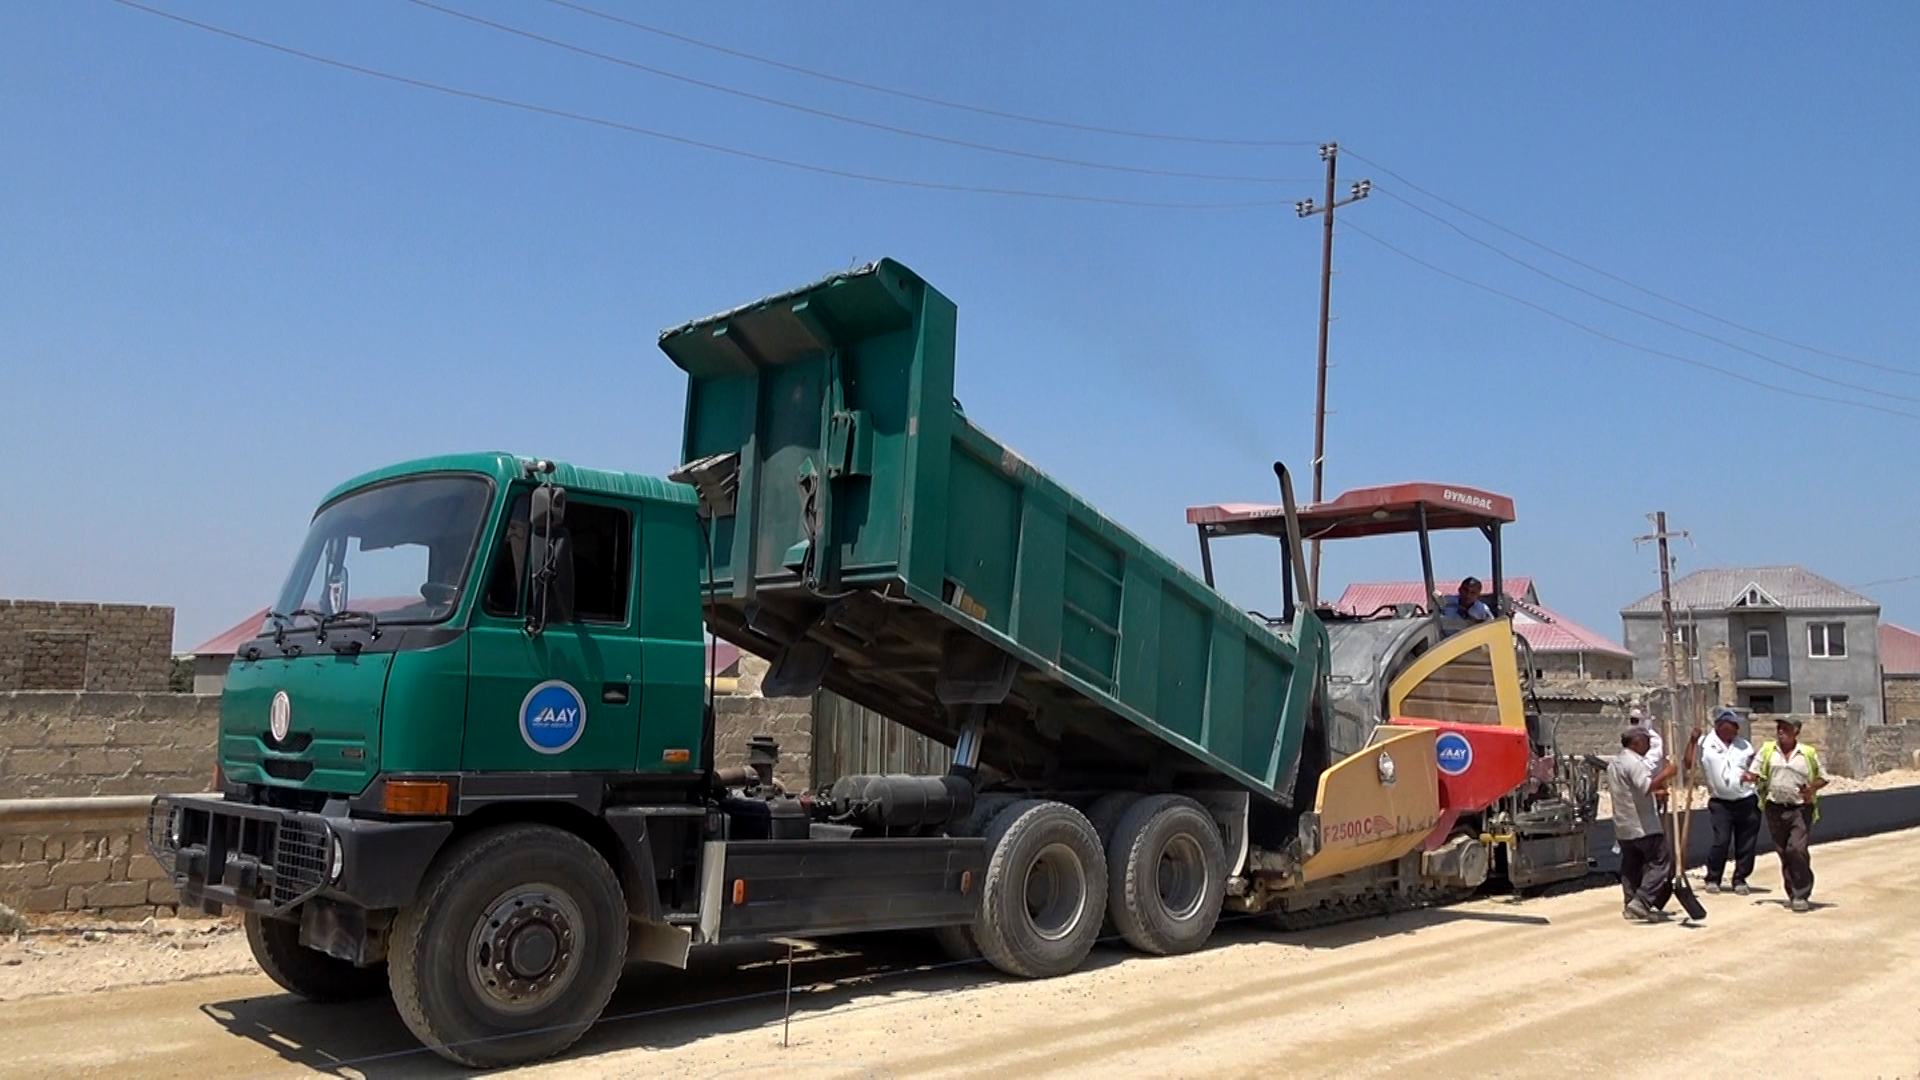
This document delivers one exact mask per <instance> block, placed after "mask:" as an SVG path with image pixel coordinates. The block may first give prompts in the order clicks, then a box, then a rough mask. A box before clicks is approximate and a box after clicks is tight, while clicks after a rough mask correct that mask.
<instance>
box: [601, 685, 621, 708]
mask: <svg viewBox="0 0 1920 1080" xmlns="http://www.w3.org/2000/svg"><path fill="white" fill-rule="evenodd" d="M600 702H601V704H604V705H625V704H626V703H627V684H626V683H617V682H610V683H601V684H600Z"/></svg>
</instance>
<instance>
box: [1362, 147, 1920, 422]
mask: <svg viewBox="0 0 1920 1080" xmlns="http://www.w3.org/2000/svg"><path fill="white" fill-rule="evenodd" d="M1373 190H1375V191H1378V192H1380V193H1381V194H1383V195H1385V196H1386V197H1387V198H1389V199H1392V200H1394V201H1395V202H1398V203H1399V204H1400V205H1402V206H1405V207H1406V208H1408V209H1409V210H1412V211H1413V212H1414V213H1416V214H1419V215H1421V216H1423V217H1426V218H1429V219H1431V220H1433V221H1437V222H1439V223H1440V224H1441V225H1444V226H1446V227H1447V228H1448V229H1451V230H1453V231H1454V232H1455V233H1457V234H1459V235H1460V236H1461V237H1462V238H1464V239H1465V240H1467V241H1468V242H1469V243H1472V244H1476V245H1478V246H1480V247H1483V248H1485V249H1487V250H1488V251H1491V252H1493V253H1494V254H1495V255H1498V256H1500V257H1501V258H1503V259H1505V260H1507V261H1508V262H1511V263H1513V264H1514V265H1515V266H1519V267H1522V268H1524V269H1527V270H1531V271H1532V272H1534V273H1536V274H1538V275H1540V276H1541V277H1543V278H1546V279H1547V280H1548V281H1551V282H1553V283H1554V284H1556V285H1561V286H1564V287H1565V288H1568V289H1571V290H1573V291H1574V292H1577V293H1579V294H1580V295H1582V296H1586V297H1590V298H1592V299H1594V300H1598V301H1600V302H1601V303H1603V304H1606V305H1608V306H1609V307H1615V308H1619V309H1620V310H1621V311H1625V312H1628V313H1630V314H1633V315H1638V316H1640V317H1641V318H1643V319H1648V320H1650V321H1652V322H1656V323H1659V324H1660V325H1661V326H1665V327H1668V328H1669V329H1673V330H1678V331H1680V332H1681V333H1683V334H1691V335H1693V336H1694V337H1697V338H1700V339H1701V340H1703V341H1711V342H1713V343H1714V344H1715V345H1722V346H1725V347H1726V348H1729V349H1732V350H1734V351H1735V352H1741V353H1745V354H1747V355H1748V356H1751V357H1755V358H1756V359H1760V360H1764V361H1766V362H1767V363H1769V364H1772V365H1773V366H1775V367H1777V368H1781V369H1784V370H1786V371H1791V372H1794V373H1795V374H1798V375H1804V376H1806V377H1807V378H1809V379H1815V380H1818V381H1820V382H1823V383H1827V384H1828V385H1830V386H1838V387H1841V388H1843V389H1847V390H1856V391H1859V392H1860V393H1863V394H1873V395H1876V396H1880V397H1888V398H1892V399H1894V400H1896V401H1909V402H1914V403H1917V404H1920V397H1913V396H1911V395H1908V394H1896V393H1894V392H1893V391H1891V390H1883V389H1881V388H1879V387H1877V386H1862V385H1860V384H1859V383H1850V382H1847V381H1845V380H1843V379H1835V378H1831V377H1829V376H1826V375H1822V374H1820V373H1819V372H1817V371H1810V370H1808V369H1806V368H1803V367H1800V366H1799V365H1797V364H1790V363H1788V362H1786V361H1785V360H1781V359H1778V358H1776V357H1772V356H1769V355H1767V354H1766V353H1763V352H1758V351H1756V350H1753V349H1749V348H1747V347H1746V346H1745V345H1742V344H1740V343H1739V342H1737V341H1729V340H1727V339H1726V338H1723V337H1716V336H1715V335H1713V334H1709V333H1707V332H1706V331H1704V330H1695V329H1694V328H1693V327H1691V326H1688V325H1686V324H1685V323H1678V322H1675V321H1673V320H1672V319H1669V318H1666V317H1665V316H1662V315H1656V314H1654V313H1653V312H1651V311H1647V310H1645V309H1642V308H1637V307H1634V306H1633V305H1631V304H1624V303H1621V302H1620V301H1618V300H1615V299H1614V298H1612V297H1611V296H1607V295H1606V294H1604V293H1599V292H1595V291H1594V290H1592V289H1589V288H1587V287H1585V286H1583V285H1580V284H1578V283H1576V282H1572V281H1568V280H1567V279H1566V278H1563V277H1561V276H1559V275H1558V274H1555V273H1553V272H1552V271H1550V270H1547V269H1545V268H1543V267H1539V266H1535V265H1534V264H1533V263H1530V262H1528V261H1526V260H1525V259H1522V258H1520V257H1519V256H1518V255H1515V254H1513V253H1512V252H1509V251H1507V250H1505V249H1504V248H1501V247H1500V246H1498V245H1497V244H1492V243H1489V242H1487V241H1486V240H1483V239H1481V238H1480V237H1478V236H1475V235H1473V234H1472V233H1470V232H1468V231H1467V230H1465V229H1463V228H1461V227H1460V226H1459V225H1457V224H1455V223H1453V222H1451V221H1448V220H1447V219H1446V218H1444V217H1441V216H1440V215H1439V214H1436V213H1434V212H1433V211H1431V210H1428V209H1427V208H1426V207H1424V206H1421V205H1419V204H1418V203H1415V202H1413V201H1412V200H1410V199H1408V198H1407V197H1406V196H1404V195H1401V194H1399V193H1398V192H1396V191H1394V190H1393V189H1392V188H1390V187H1382V186H1380V185H1379V184H1375V185H1374V186H1373Z"/></svg>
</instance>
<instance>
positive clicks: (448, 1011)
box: [387, 825, 627, 1069]
mask: <svg viewBox="0 0 1920 1080" xmlns="http://www.w3.org/2000/svg"><path fill="white" fill-rule="evenodd" d="M626 955H627V904H626V899H625V897H624V895H623V894H622V893H621V891H620V881H619V879H618V878H616V877H615V876H614V873H613V868H612V867H610V866H608V865H607V862H606V860H605V859H603V858H601V857H600V853H599V852H597V851H595V850H594V849H593V848H592V847H590V846H588V845H587V843H586V841H584V840H581V839H580V838H579V837H577V836H574V835H573V834H572V833H568V832H563V831H561V830H559V829H555V828H550V827H547V826H543V825H508V826H504V827H501V828H496V829H489V830H487V831H485V832H479V833H475V834H474V835H472V836H469V837H466V838H465V839H463V840H461V841H459V842H457V843H456V844H454V845H453V846H452V847H451V848H450V849H449V850H448V851H447V852H446V853H444V854H443V855H442V856H441V857H440V858H439V859H438V860H436V861H435V863H434V865H433V867H432V869H430V870H429V871H428V872H427V879H426V881H425V882H424V883H423V884H422V885H421V888H420V895H419V898H418V899H417V900H415V901H414V902H413V903H412V904H411V905H409V906H408V907H405V908H403V909H401V911H400V917H399V918H398V919H396V920H394V927H393V940H392V944H391V947H390V948H389V949H388V957H387V966H388V969H389V971H390V972H391V976H392V983H393V1002H394V1006H395V1007H396V1008H397V1009H398V1010H399V1012H400V1018H401V1019H402V1020H404V1021H406V1025H407V1028H408V1029H409V1030H411V1031H412V1032H413V1034H414V1035H415V1037H417V1038H418V1039H419V1040H420V1041H421V1042H422V1043H424V1044H426V1046H427V1047H428V1048H429V1049H431V1050H432V1051H433V1052H434V1053H436V1054H439V1055H440V1056H441V1057H443V1058H446V1059H447V1060H449V1061H453V1062H456V1063H458V1064H461V1065H466V1066H470V1067H473V1068H481V1069H487V1068H496V1067H499V1066H503V1065H515V1064H520V1063H522V1062H528V1061H537V1060H539V1059H541V1058H546V1057H552V1056H553V1055H555V1054H558V1053H559V1052H561V1051H562V1050H565V1049H566V1048H567V1047H569V1046H571V1045H573V1043H574V1040H576V1039H578V1038H579V1037H580V1036H581V1035H582V1034H584V1033H585V1032H586V1030H587V1028H588V1027H589V1026H591V1025H592V1024H593V1022H594V1021H595V1020H597V1019H599V1017H600V1013H601V1011H602V1010H603V1009H605V1008H606V1007H607V999H608V998H610V997H612V996H613V988H614V985H615V984H616V983H618V982H619V981H620V971H621V968H622V967H623V966H624V965H625V961H626Z"/></svg>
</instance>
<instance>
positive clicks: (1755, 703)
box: [1747, 694, 1773, 716]
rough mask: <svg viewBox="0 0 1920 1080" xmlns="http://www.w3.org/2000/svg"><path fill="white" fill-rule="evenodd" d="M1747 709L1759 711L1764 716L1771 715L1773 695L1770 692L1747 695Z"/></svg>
mask: <svg viewBox="0 0 1920 1080" xmlns="http://www.w3.org/2000/svg"><path fill="white" fill-rule="evenodd" d="M1747 711H1748V712H1756V713H1760V714H1762V715H1766V716H1772V715H1773V695H1772V694H1754V695H1752V696H1750V697H1748V698H1747Z"/></svg>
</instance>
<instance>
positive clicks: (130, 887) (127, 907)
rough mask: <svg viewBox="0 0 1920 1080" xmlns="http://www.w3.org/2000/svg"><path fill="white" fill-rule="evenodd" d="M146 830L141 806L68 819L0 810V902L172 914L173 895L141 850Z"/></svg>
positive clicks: (40, 909)
mask: <svg viewBox="0 0 1920 1080" xmlns="http://www.w3.org/2000/svg"><path fill="white" fill-rule="evenodd" d="M146 830H147V815H146V813H145V812H144V811H136V812H128V813H119V814H113V815H99V814H92V813H89V814H85V815H82V816H79V817H78V818H77V819H76V820H70V821H43V820H36V819H33V818H29V819H27V820H19V819H16V818H13V817H8V816H5V815H0V902H4V903H6V904H7V905H9V906H10V907H12V908H14V910H16V911H24V912H28V913H32V914H50V913H55V912H91V913H95V914H99V915H103V916H106V917H108V918H114V919H144V918H146V917H147V916H149V915H156V914H157V915H161V916H167V915H172V914H174V913H175V905H176V904H177V903H178V902H179V895H178V894H177V893H175V892H174V890H173V886H172V884H171V883H169V882H168V881H167V880H166V874H165V872H164V871H162V870H161V869H160V864H159V863H157V862H154V861H153V857H152V856H150V855H148V854H147V853H146V851H147V849H146Z"/></svg>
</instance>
